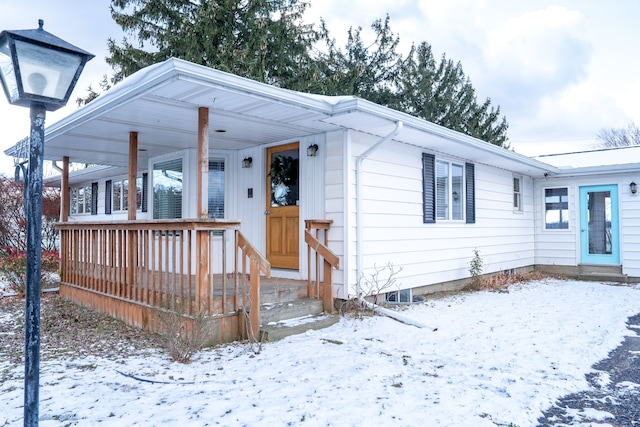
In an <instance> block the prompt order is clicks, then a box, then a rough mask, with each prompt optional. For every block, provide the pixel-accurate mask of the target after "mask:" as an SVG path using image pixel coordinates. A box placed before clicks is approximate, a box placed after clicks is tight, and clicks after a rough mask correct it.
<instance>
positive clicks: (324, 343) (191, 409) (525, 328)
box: [0, 280, 640, 427]
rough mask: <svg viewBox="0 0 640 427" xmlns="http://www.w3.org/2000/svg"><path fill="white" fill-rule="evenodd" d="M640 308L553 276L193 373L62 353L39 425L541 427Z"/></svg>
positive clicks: (297, 339)
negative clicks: (425, 326) (542, 418)
mask: <svg viewBox="0 0 640 427" xmlns="http://www.w3.org/2000/svg"><path fill="white" fill-rule="evenodd" d="M639 311H640V288H638V287H637V286H635V287H629V286H610V285H605V284H602V283H590V282H576V281H558V280H548V281H540V282H532V283H528V284H526V285H520V286H517V287H514V288H512V289H511V290H510V292H509V293H496V292H479V293H474V294H465V295H459V296H454V297H449V298H446V299H439V300H433V301H428V302H427V303H425V304H420V305H413V306H411V307H409V308H408V309H407V310H406V311H404V313H403V314H404V315H406V316H408V317H410V318H414V319H417V320H420V321H422V322H424V323H427V324H429V325H433V326H436V327H437V328H438V330H437V331H436V332H434V331H432V330H430V329H418V328H416V327H414V326H409V325H406V324H402V323H398V322H396V321H394V320H391V319H389V318H386V317H379V316H375V317H366V318H364V319H363V320H358V319H353V318H351V319H347V318H344V319H341V321H340V322H339V323H338V324H336V325H334V326H332V327H330V328H328V329H324V330H320V331H309V332H308V333H306V334H303V335H298V336H294V337H290V338H287V339H285V340H283V341H280V342H276V343H266V344H263V345H262V351H261V352H260V353H259V354H254V353H253V352H252V351H250V349H249V347H248V346H247V345H239V344H233V345H225V346H220V347H216V348H214V349H210V350H206V351H202V352H200V353H199V354H198V355H197V360H195V361H194V362H192V363H191V364H188V365H181V364H178V363H172V362H170V361H169V360H168V358H167V356H166V355H165V354H164V353H161V352H154V353H153V355H151V356H147V357H140V358H129V359H125V360H106V359H102V358H98V357H87V358H86V359H82V360H78V359H75V360H67V359H62V358H61V359H60V360H58V361H55V362H43V363H42V365H41V380H40V384H41V389H40V425H41V426H43V427H46V426H62V425H65V426H67V425H71V426H74V425H78V426H89V425H109V426H113V425H117V426H120V425H127V426H130V425H143V426H160V425H167V426H174V425H176V426H177V425H179V426H208V425H221V426H264V425H268V426H270V427H276V426H288V425H302V426H356V425H357V426H359V425H366V426H388V425H398V426H422V425H428V426H491V427H495V426H496V425H509V423H513V424H514V425H517V426H519V427H524V426H533V425H536V419H537V418H538V417H539V416H541V415H542V411H543V410H545V409H547V408H549V407H550V406H551V405H553V403H554V401H555V399H557V398H559V397H561V396H563V395H566V394H568V393H572V392H576V391H579V390H583V389H586V388H587V382H586V380H585V374H586V373H588V372H592V371H593V370H592V368H591V366H592V365H593V364H594V363H596V362H597V361H599V360H601V359H603V358H605V357H606V356H607V354H608V353H609V352H610V351H611V350H613V349H614V348H615V347H617V346H618V345H619V344H620V343H621V342H622V341H623V339H624V336H625V335H629V334H633V332H631V331H630V330H628V329H627V327H626V324H625V322H626V320H627V318H628V317H629V316H631V315H634V314H637V313H638V312H639ZM0 321H1V320H0ZM21 369H22V368H21V367H10V366H9V364H8V362H6V361H0V372H3V371H4V374H3V375H4V376H5V377H6V378H13V379H8V380H6V381H5V382H4V383H3V384H1V385H0V407H1V408H3V409H2V411H0V425H21V424H22V411H23V409H22V402H23V391H22V390H23V383H22V379H21V372H20V371H21ZM128 375H132V376H136V377H139V378H142V379H146V380H150V381H157V383H152V382H147V381H140V380H138V379H134V378H132V377H130V376H128Z"/></svg>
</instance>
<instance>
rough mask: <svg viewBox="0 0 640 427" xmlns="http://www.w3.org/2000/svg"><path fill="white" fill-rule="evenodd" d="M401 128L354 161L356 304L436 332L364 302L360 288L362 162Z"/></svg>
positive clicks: (391, 311) (419, 323) (398, 132)
mask: <svg viewBox="0 0 640 427" xmlns="http://www.w3.org/2000/svg"><path fill="white" fill-rule="evenodd" d="M402 127H403V123H402V121H400V120H398V121H397V122H396V127H395V129H394V130H393V131H392V132H391V133H390V134H388V135H387V136H385V137H383V138H382V139H381V140H380V141H378V142H376V143H375V144H374V145H372V146H371V147H369V148H368V149H367V150H366V151H365V152H364V153H362V154H360V155H359V156H358V158H357V159H356V294H357V299H358V302H359V303H360V304H362V305H363V306H365V307H367V308H369V309H370V310H372V311H374V312H376V313H379V314H383V315H385V316H388V317H391V318H392V319H395V320H397V321H399V322H402V323H406V324H408V325H413V326H417V327H418V328H429V329H433V330H434V331H435V330H437V328H432V327H431V326H427V325H425V324H423V323H421V322H418V321H416V320H413V319H409V318H408V317H405V316H402V315H400V314H399V313H397V312H395V311H393V310H389V309H386V308H383V307H380V306H377V305H375V304H373V303H371V302H369V301H367V300H365V299H364V297H363V295H362V288H361V287H360V278H361V277H362V162H364V160H365V159H366V158H367V157H369V156H370V155H371V154H373V153H374V152H375V151H377V150H378V149H379V148H380V147H381V146H382V145H384V144H386V143H387V142H389V141H391V140H392V139H393V138H395V137H396V136H398V135H399V134H400V132H401V131H402Z"/></svg>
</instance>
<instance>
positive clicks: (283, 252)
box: [265, 142, 300, 270]
mask: <svg viewBox="0 0 640 427" xmlns="http://www.w3.org/2000/svg"><path fill="white" fill-rule="evenodd" d="M299 159H300V144H299V143H297V142H294V143H291V144H285V145H280V146H278V147H271V148H268V149H267V172H268V175H267V187H266V192H267V197H266V200H267V206H266V210H265V213H266V217H267V260H268V261H269V262H270V263H271V266H272V267H275V268H286V269H292V270H297V269H298V267H299V265H298V264H299V236H300V234H299V233H300V213H299V211H300V208H299V199H300V197H299V179H298V178H299V172H300V167H299V163H300V162H299Z"/></svg>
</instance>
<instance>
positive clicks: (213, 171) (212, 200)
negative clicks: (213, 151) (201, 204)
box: [207, 159, 224, 218]
mask: <svg viewBox="0 0 640 427" xmlns="http://www.w3.org/2000/svg"><path fill="white" fill-rule="evenodd" d="M207 210H208V211H209V218H224V160H223V159H214V160H210V161H209V197H208V206H207Z"/></svg>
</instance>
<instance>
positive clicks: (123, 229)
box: [57, 219, 270, 339]
mask: <svg viewBox="0 0 640 427" xmlns="http://www.w3.org/2000/svg"><path fill="white" fill-rule="evenodd" d="M239 226H240V222H239V221H225V220H215V219H178V220H153V221H150V220H141V221H140V220H138V221H114V222H81V223H59V224H58V225H57V227H58V229H59V230H60V259H61V284H63V285H65V286H68V287H71V288H73V289H74V290H76V291H77V292H75V294H74V299H78V295H82V297H81V298H82V299H83V300H82V301H79V302H82V303H85V304H87V305H91V306H95V305H100V306H101V307H96V308H97V309H102V311H106V312H108V313H109V314H112V315H115V316H116V317H119V318H122V320H125V321H126V322H127V323H130V324H137V325H139V326H143V327H145V326H148V325H147V324H148V323H149V319H145V316H147V317H148V314H144V313H145V312H142V311H141V310H135V309H132V307H131V304H134V305H136V306H143V307H153V308H161V309H168V310H174V311H179V312H181V313H184V314H186V315H195V314H205V315H207V316H212V317H215V318H225V317H234V316H235V317H236V318H237V319H236V321H235V323H234V326H232V327H231V329H234V328H236V331H235V332H232V331H231V332H230V331H227V333H226V335H227V338H229V337H230V338H231V339H235V338H234V337H233V336H234V335H236V338H237V336H238V335H239V336H242V335H243V332H244V330H243V329H244V328H243V326H244V319H243V318H242V316H243V311H244V310H245V309H246V308H247V307H248V305H250V326H251V331H252V332H253V333H255V336H257V334H258V329H257V328H259V321H258V320H256V319H259V316H260V312H259V310H260V303H259V292H260V272H262V273H263V274H265V275H267V276H269V275H270V265H269V263H268V262H267V261H266V260H265V259H264V257H262V255H260V253H259V252H258V251H257V250H255V248H254V247H253V246H251V244H250V243H249V242H248V241H247V240H246V238H245V237H244V236H243V235H242V233H240V231H239V230H238V228H239ZM230 233H231V234H230ZM228 239H230V241H229V242H228V241H227V240H228ZM230 250H233V251H234V252H235V253H231V252H230ZM247 260H248V261H249V271H247V268H246V267H247ZM247 277H248V282H249V283H248V286H247ZM81 291H87V292H88V293H87V292H84V293H83V292H81ZM61 292H62V286H61ZM70 292H72V291H70ZM247 295H248V302H249V304H247ZM98 296H100V297H106V298H102V299H101V300H100V302H99V304H98V303H97V302H96V301H97V298H98ZM119 305H120V306H121V307H119ZM129 312H135V313H136V314H132V315H131V316H130V315H129V314H128V313H129ZM132 317H136V318H132ZM227 329H228V328H227ZM221 333H222V332H221ZM223 339H224V338H223Z"/></svg>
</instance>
